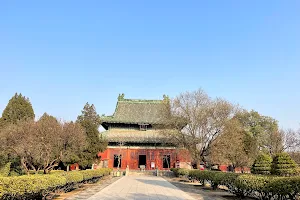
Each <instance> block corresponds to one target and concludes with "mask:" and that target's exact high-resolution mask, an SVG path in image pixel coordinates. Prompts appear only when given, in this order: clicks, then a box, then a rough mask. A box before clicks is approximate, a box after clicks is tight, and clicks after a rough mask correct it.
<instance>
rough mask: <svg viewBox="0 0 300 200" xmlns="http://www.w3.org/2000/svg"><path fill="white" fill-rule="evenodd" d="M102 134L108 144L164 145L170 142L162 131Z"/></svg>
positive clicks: (117, 131)
mask: <svg viewBox="0 0 300 200" xmlns="http://www.w3.org/2000/svg"><path fill="white" fill-rule="evenodd" d="M101 134H102V135H103V136H104V138H106V139H107V141H108V142H136V143H164V142H166V141H168V139H167V137H166V136H164V134H163V132H161V131H160V130H147V131H139V130H126V129H111V130H108V131H105V132H103V133H101Z"/></svg>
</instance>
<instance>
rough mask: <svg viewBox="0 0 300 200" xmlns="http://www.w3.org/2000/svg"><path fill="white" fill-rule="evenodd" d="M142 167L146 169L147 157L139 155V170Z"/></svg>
mask: <svg viewBox="0 0 300 200" xmlns="http://www.w3.org/2000/svg"><path fill="white" fill-rule="evenodd" d="M141 165H142V166H144V168H146V155H139V168H141V167H140V166H141Z"/></svg>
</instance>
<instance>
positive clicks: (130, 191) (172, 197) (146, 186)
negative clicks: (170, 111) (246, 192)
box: [57, 175, 238, 200]
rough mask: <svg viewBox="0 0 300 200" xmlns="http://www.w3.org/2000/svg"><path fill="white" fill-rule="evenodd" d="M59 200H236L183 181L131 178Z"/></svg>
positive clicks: (106, 181) (103, 183)
mask: <svg viewBox="0 0 300 200" xmlns="http://www.w3.org/2000/svg"><path fill="white" fill-rule="evenodd" d="M57 199H60V200H63V199H64V200H83V199H88V200H98V199H101V200H102V199H103V200H119V199H120V200H121V199H123V200H125V199H129V200H130V199H132V200H133V199H138V200H144V199H145V200H154V199H157V200H165V199H168V200H194V199H199V200H235V199H238V198H237V197H235V196H234V195H232V194H230V193H228V192H226V191H223V190H220V189H218V190H211V189H209V188H206V187H203V186H200V185H199V184H198V183H191V182H188V181H187V180H186V179H182V178H170V177H164V178H163V177H156V176H148V175H131V176H125V177H122V178H119V177H115V178H111V177H110V178H106V179H104V180H100V182H98V183H96V184H90V185H85V186H84V188H80V189H78V190H75V191H73V192H71V193H66V194H62V195H61V196H60V197H58V198H57Z"/></svg>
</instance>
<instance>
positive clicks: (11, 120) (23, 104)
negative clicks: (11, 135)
mask: <svg viewBox="0 0 300 200" xmlns="http://www.w3.org/2000/svg"><path fill="white" fill-rule="evenodd" d="M34 117H35V115H34V111H33V108H32V105H31V103H30V101H29V99H28V98H26V97H25V96H22V94H17V93H16V94H15V95H14V96H13V97H12V98H11V99H10V100H9V102H8V104H7V106H6V108H5V109H4V111H3V113H2V118H1V122H0V126H1V125H2V126H4V125H7V124H16V123H18V122H19V121H22V120H28V119H32V120H33V119H34Z"/></svg>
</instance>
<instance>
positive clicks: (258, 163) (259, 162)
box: [251, 154, 272, 174]
mask: <svg viewBox="0 0 300 200" xmlns="http://www.w3.org/2000/svg"><path fill="white" fill-rule="evenodd" d="M271 167H272V157H271V156H270V155H268V154H260V155H258V156H257V158H256V159H255V161H254V164H253V165H252V168H251V172H252V173H253V174H270V173H271Z"/></svg>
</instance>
